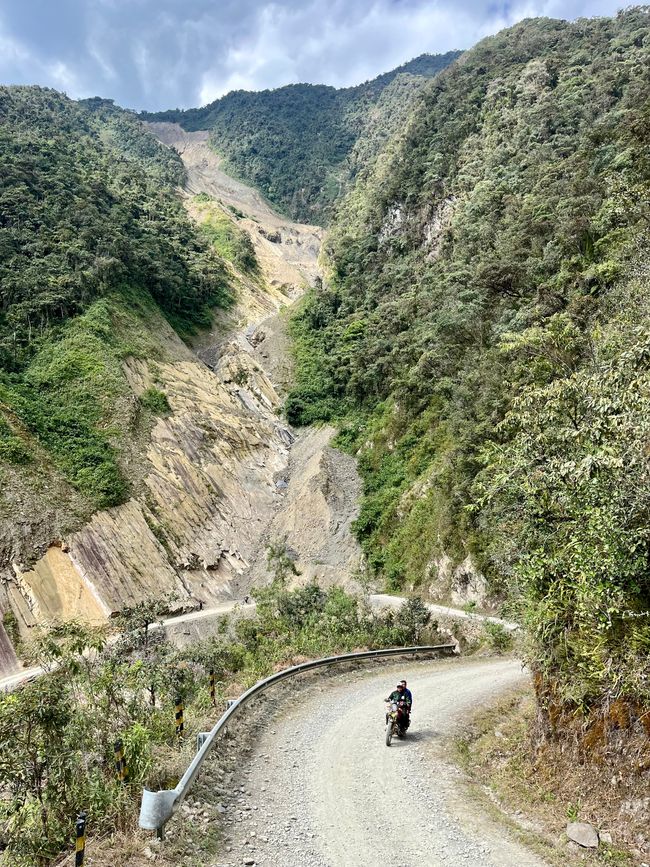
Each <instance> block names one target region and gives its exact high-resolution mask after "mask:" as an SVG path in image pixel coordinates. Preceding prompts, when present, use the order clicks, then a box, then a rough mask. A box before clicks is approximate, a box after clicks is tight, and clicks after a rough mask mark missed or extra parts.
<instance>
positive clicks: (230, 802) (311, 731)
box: [203, 659, 545, 867]
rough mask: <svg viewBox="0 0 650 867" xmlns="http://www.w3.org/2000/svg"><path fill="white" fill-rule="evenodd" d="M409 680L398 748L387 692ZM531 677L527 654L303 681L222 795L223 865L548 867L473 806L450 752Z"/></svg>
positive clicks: (410, 665)
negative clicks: (409, 714)
mask: <svg viewBox="0 0 650 867" xmlns="http://www.w3.org/2000/svg"><path fill="white" fill-rule="evenodd" d="M401 676H404V677H406V678H407V680H408V682H409V687H410V688H411V689H412V691H413V695H414V712H413V722H412V726H411V729H410V731H409V734H408V736H407V738H406V739H405V740H404V741H399V740H398V741H393V744H392V746H391V747H386V746H385V743H384V718H383V704H382V698H383V697H385V696H386V695H387V694H388V693H389V692H390V691H391V689H392V688H393V687H394V686H395V683H396V681H397V679H398V677H401ZM526 678H527V675H526V674H524V673H523V672H522V669H521V665H520V663H519V662H517V661H515V660H501V659H491V660H449V661H437V662H431V661H429V662H404V663H403V664H401V665H399V666H397V665H393V664H391V665H390V666H388V667H383V668H382V669H380V670H379V671H378V670H377V669H376V668H375V669H367V670H365V671H361V672H356V673H353V674H350V673H346V674H336V675H333V676H330V677H325V678H323V679H322V680H321V681H320V682H319V683H318V684H316V685H314V686H312V687H307V688H305V689H303V690H301V689H298V690H297V691H296V692H295V693H294V700H291V701H288V702H286V703H282V704H281V706H282V707H283V708H284V709H283V711H281V712H280V713H279V714H278V715H276V716H270V717H269V719H268V720H267V721H266V723H265V725H264V728H263V731H262V734H261V736H260V737H259V739H258V740H257V741H256V742H255V745H254V747H253V751H252V752H251V753H248V757H247V758H246V759H245V760H244V761H243V764H242V765H241V766H240V768H241V769H240V773H239V777H238V778H237V779H236V780H234V781H233V783H234V788H235V790H236V794H234V795H232V796H230V797H228V796H224V794H223V790H222V789H220V790H219V792H220V793H217V792H216V791H215V795H214V798H215V804H216V803H217V802H218V803H219V804H220V805H221V806H220V812H222V811H223V807H224V806H225V808H226V810H225V812H223V821H224V824H225V833H226V837H227V839H226V845H227V847H229V848H230V851H227V850H226V852H225V853H224V854H223V855H222V856H221V857H220V858H218V859H217V861H216V865H215V867H236V865H241V864H252V863H255V865H257V867H295V865H297V864H299V865H300V867H377V865H379V864H390V865H391V867H449V865H454V867H455V865H466V867H543V865H544V863H545V862H543V861H541V860H540V859H539V857H538V856H537V855H534V854H532V853H530V852H529V851H527V850H526V849H525V848H524V847H522V845H521V844H519V843H518V842H516V841H515V840H513V839H511V838H509V837H508V835H507V833H506V831H505V830H504V829H503V828H502V827H501V826H500V825H498V824H495V823H494V822H493V821H492V820H491V819H490V818H488V817H487V816H485V815H483V814H482V813H481V812H480V810H479V809H478V807H477V806H476V805H475V804H472V803H468V801H467V796H466V794H465V793H464V790H463V786H462V783H461V779H460V777H461V773H460V772H459V770H458V769H457V768H456V767H455V766H454V764H453V760H452V759H451V758H450V757H449V750H450V748H449V745H448V740H449V738H450V737H451V736H453V734H454V733H455V732H456V731H457V730H458V726H459V724H460V723H461V722H462V720H463V718H464V717H467V716H468V715H470V714H471V713H472V712H473V711H475V709H476V708H477V707H479V706H481V705H482V704H484V703H488V702H490V701H492V700H493V699H494V698H495V697H497V696H498V695H499V694H501V693H503V692H504V691H505V690H507V689H509V688H511V687H515V686H520V685H521V684H524V683H525V682H526ZM287 690H290V687H287ZM203 797H204V799H205V794H204V795H203Z"/></svg>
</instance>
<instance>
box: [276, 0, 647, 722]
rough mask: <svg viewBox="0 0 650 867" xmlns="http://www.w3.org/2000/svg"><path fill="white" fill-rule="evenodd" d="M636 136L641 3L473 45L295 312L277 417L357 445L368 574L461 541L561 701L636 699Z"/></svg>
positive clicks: (641, 564)
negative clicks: (334, 426) (516, 619)
mask: <svg viewBox="0 0 650 867" xmlns="http://www.w3.org/2000/svg"><path fill="white" fill-rule="evenodd" d="M649 136H650V28H649V24H648V15H647V10H643V9H630V10H628V11H626V12H623V13H620V14H619V15H618V16H617V17H616V18H613V19H607V18H599V19H592V20H580V21H577V22H575V23H567V22H561V21H552V20H547V19H540V20H531V21H525V22H523V23H521V24H518V25H517V26H515V27H513V28H512V29H510V30H507V31H504V32H502V33H500V34H498V35H497V36H495V37H492V38H489V39H486V40H484V41H482V42H481V43H479V44H478V45H477V46H476V47H475V48H474V49H472V50H471V51H468V52H466V53H465V54H464V55H463V57H462V58H461V59H460V60H459V62H457V63H456V64H454V65H453V66H451V67H450V68H449V69H447V70H445V71H444V72H443V73H441V74H440V75H438V76H437V77H436V78H435V80H434V81H432V82H431V83H429V84H427V86H426V87H425V88H424V89H423V90H422V92H421V96H420V97H419V98H418V101H417V105H416V108H415V111H414V112H413V114H412V117H411V120H410V122H409V124H408V125H407V127H406V129H405V131H404V132H403V133H402V134H400V135H398V137H397V138H394V139H393V140H391V142H390V143H389V145H388V147H387V149H385V150H384V151H383V153H382V155H381V158H380V159H379V160H378V161H377V162H376V163H375V165H374V166H373V167H372V169H371V170H368V169H366V170H365V171H362V172H361V174H360V176H359V178H358V180H357V183H356V186H355V188H354V190H353V191H352V192H351V193H350V194H349V196H348V197H347V198H346V200H345V202H344V203H343V204H342V205H341V207H340V208H339V211H338V214H337V218H336V220H335V222H334V225H333V227H332V230H331V233H330V237H329V241H328V244H327V250H326V267H327V271H328V276H327V279H326V281H325V284H324V286H323V288H322V290H320V291H317V292H314V293H313V294H312V295H311V296H310V298H309V299H308V301H307V303H306V304H305V305H304V306H303V308H302V310H301V312H300V313H299V315H298V316H297V317H296V318H295V320H294V326H293V328H294V336H295V339H296V355H297V359H298V381H297V385H296V388H295V389H294V391H293V393H292V395H291V396H290V398H289V400H288V403H287V413H288V417H289V419H290V421H292V422H294V423H308V422H312V421H315V420H330V419H334V420H338V421H339V424H340V425H341V428H342V430H341V433H340V435H339V442H340V443H341V444H342V445H343V446H344V447H347V448H348V449H350V450H351V451H352V452H354V453H355V454H357V455H358V458H359V465H360V467H361V470H362V473H363V476H364V483H365V494H364V499H363V504H362V509H361V514H360V517H359V519H358V521H357V524H356V531H357V533H358V536H359V538H360V540H361V542H362V544H363V547H364V549H365V551H366V554H367V557H368V563H369V566H370V568H371V569H372V570H373V572H374V573H375V574H376V575H378V576H381V577H383V579H384V580H385V582H386V583H387V585H388V586H389V587H390V588H393V589H398V588H412V587H423V586H428V585H429V584H430V583H431V582H434V583H435V581H436V580H437V575H438V564H439V563H440V562H441V558H443V557H444V556H445V555H448V556H450V557H451V558H452V559H453V561H454V562H455V563H461V561H464V560H465V559H466V558H467V557H468V556H470V557H471V558H472V560H473V562H474V564H475V565H476V566H478V567H479V568H480V569H481V570H482V571H483V572H484V574H485V575H487V577H488V579H489V581H490V586H491V588H492V593H493V595H494V597H495V598H501V599H506V600H508V601H509V604H510V608H511V610H512V609H514V610H515V611H517V612H519V613H520V614H521V615H522V616H523V617H524V618H525V619H526V622H527V624H528V626H529V628H530V634H531V636H532V638H533V641H534V647H533V649H532V650H531V659H532V661H533V663H534V666H535V668H536V670H537V671H538V672H541V673H543V674H546V675H549V678H550V679H549V680H548V681H544V683H547V684H548V683H552V684H553V687H552V689H553V692H552V694H550V698H549V701H552V700H554V698H558V699H559V700H561V701H562V702H568V703H569V705H570V706H572V707H574V708H575V707H578V708H584V707H588V706H589V705H590V704H592V703H598V702H601V701H604V700H606V699H607V697H612V696H614V695H621V696H627V697H628V698H633V699H634V700H636V699H639V700H642V701H643V702H644V703H646V704H647V703H648V702H650V687H649V683H650V680H649V675H650V670H649V668H648V659H649V656H648V651H649V650H650V618H649V612H650V567H649V562H650V536H649V534H648V527H649V525H650V488H649V487H648V485H647V478H648V473H649V471H650V464H649V461H648V419H649V418H650V344H649V343H648V334H649V333H650V327H649V326H650V306H649V304H648V278H649V275H650V260H649V259H648V253H647V246H648V244H647V242H648V229H649V222H650V211H649V210H648V207H647V202H648V195H649V193H650V151H649V150H648V140H649ZM541 688H542V687H541V686H540V689H541ZM544 688H549V689H550V687H544ZM547 697H548V696H547ZM547 704H548V703H547Z"/></svg>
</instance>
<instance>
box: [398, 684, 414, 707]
mask: <svg viewBox="0 0 650 867" xmlns="http://www.w3.org/2000/svg"><path fill="white" fill-rule="evenodd" d="M400 683H401V684H402V686H403V687H404V695H405V696H406V698H407V699H408V703H409V711H411V710H413V693H412V692H411V690H410V689H409V688H408V686H407V685H406V681H405V680H400Z"/></svg>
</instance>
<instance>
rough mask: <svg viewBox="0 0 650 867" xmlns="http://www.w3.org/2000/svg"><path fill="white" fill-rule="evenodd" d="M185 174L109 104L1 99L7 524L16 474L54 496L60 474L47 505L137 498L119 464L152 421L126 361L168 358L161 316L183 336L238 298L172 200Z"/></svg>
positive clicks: (48, 93)
mask: <svg viewBox="0 0 650 867" xmlns="http://www.w3.org/2000/svg"><path fill="white" fill-rule="evenodd" d="M183 178H184V168H183V165H182V163H181V161H180V159H179V158H178V156H177V155H176V154H175V153H173V152H172V151H170V150H169V149H167V148H164V147H162V146H161V145H159V144H158V143H157V142H156V140H155V139H154V138H153V136H151V135H150V134H149V133H147V132H146V131H145V130H144V129H143V127H142V124H141V123H140V122H139V120H138V119H137V118H136V117H135V116H134V115H133V114H131V113H129V112H125V111H122V110H120V109H118V108H116V107H114V106H113V104H112V103H111V102H109V101H104V100H99V99H92V100H86V101H85V102H80V103H76V102H73V101H71V100H69V99H67V98H66V97H65V96H63V95H61V94H59V93H57V92H55V91H53V90H46V89H42V88H38V87H3V88H0V213H1V214H2V217H1V218H0V287H1V292H0V462H1V464H2V476H1V479H2V483H3V484H2V487H3V490H4V494H3V496H1V497H0V513H1V514H2V515H3V516H9V515H10V514H11V513H12V510H13V509H14V508H15V504H14V505H12V500H11V497H10V496H9V492H11V491H13V492H14V494H15V493H16V492H17V490H18V489H19V487H20V480H19V478H18V475H20V474H18V475H17V468H20V467H22V468H23V469H24V472H25V473H27V474H29V473H30V472H33V475H34V478H35V479H36V480H38V479H41V484H44V485H45V488H46V489H47V487H48V483H47V482H46V481H45V480H46V477H47V476H48V474H50V473H54V476H55V479H56V480H58V481H53V482H52V485H51V486H50V487H49V493H48V494H46V497H45V500H46V501H48V500H51V499H57V500H59V501H62V500H63V499H65V497H66V496H68V493H70V492H72V493H70V496H72V498H73V500H74V496H73V494H74V492H76V495H78V496H80V497H81V501H80V503H79V502H77V506H75V507H74V508H77V507H78V508H79V509H80V510H81V512H82V513H85V514H89V513H90V512H92V510H93V509H94V508H97V507H99V506H106V505H114V504H116V503H118V502H120V501H122V500H123V499H124V498H125V497H126V495H127V492H128V481H127V477H126V475H125V473H124V472H123V467H122V463H123V461H122V458H123V453H128V450H129V443H130V442H131V441H132V440H133V439H134V438H137V436H138V430H139V428H141V427H142V426H145V427H146V424H147V418H148V417H149V416H148V415H147V412H146V409H145V407H140V408H138V407H137V406H134V405H133V396H132V392H131V390H130V389H129V386H128V382H127V380H126V377H125V375H124V372H123V370H122V362H123V359H124V358H125V357H127V356H135V357H143V356H145V357H153V358H155V357H157V356H158V357H159V356H160V347H159V346H158V344H157V341H156V337H155V334H156V333H160V330H161V324H160V323H161V319H162V317H163V316H164V317H165V318H166V319H167V320H168V321H169V322H170V323H172V324H173V325H174V326H176V327H177V328H179V329H181V330H188V329H191V328H192V327H194V326H196V325H205V324H207V323H209V321H210V315H211V314H210V311H211V309H212V308H213V307H214V306H215V305H219V304H224V303H226V302H227V299H228V281H227V278H226V271H225V269H224V267H223V265H222V262H221V260H220V259H219V258H218V257H217V256H216V255H215V253H214V252H213V250H212V247H211V245H210V243H209V242H208V240H207V239H205V238H204V236H203V235H201V234H199V232H198V231H197V229H196V227H195V226H194V224H193V223H192V222H191V221H190V220H189V219H188V217H187V215H186V212H185V209H184V207H183V205H182V202H181V200H180V198H179V196H178V194H177V192H176V187H177V185H178V184H179V183H181V182H182V181H183ZM163 402H164V401H163ZM154 403H155V401H154ZM160 403H161V401H160V400H159V401H158V405H159V408H160ZM30 467H31V468H32V469H31V470H30ZM50 481H52V480H50ZM59 483H60V485H61V488H60V489H59V491H58V493H56V494H55V493H54V491H55V490H56V488H57V484H59ZM66 492H68V493H66ZM70 508H71V511H74V508H73V506H72V505H71V507H70ZM0 548H1V546H0Z"/></svg>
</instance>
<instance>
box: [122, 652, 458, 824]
mask: <svg viewBox="0 0 650 867" xmlns="http://www.w3.org/2000/svg"><path fill="white" fill-rule="evenodd" d="M455 652H456V645H455V644H435V645H426V646H421V647H390V648H388V649H386V650H364V651H361V652H360V653H344V654H341V655H340V656H326V657H324V658H323V659H316V660H314V661H313V662H303V663H302V664H301V665H294V666H292V667H291V668H285V669H284V670H283V671H279V672H277V674H272V675H271V676H270V677H266V678H264V680H260V681H258V682H257V683H256V684H255V685H254V686H251V688H250V689H248V690H246V692H245V693H243V695H241V696H240V697H239V698H238V699H237V700H236V701H234V702H232V703H231V704H230V706H229V707H228V710H227V711H226V712H225V713H224V714H223V716H222V717H221V719H220V720H219V721H218V722H217V723H216V725H215V726H214V727H213V729H212V731H210V733H209V734H208V735H207V736H205V739H204V740H203V744H202V746H201V748H200V749H199V751H198V752H197V754H196V755H195V756H194V759H193V760H192V763H191V764H190V766H189V768H188V769H187V770H186V771H185V773H184V774H183V776H182V778H181V780H180V782H179V783H178V785H177V786H176V788H175V789H163V790H162V791H159V792H151V791H150V790H149V789H145V790H144V791H143V793H142V804H141V806H140V819H139V825H140V827H141V828H145V829H146V830H149V831H156V832H157V834H158V836H159V837H162V834H163V829H164V827H165V824H166V823H167V822H168V821H169V819H171V817H172V815H173V814H174V813H175V812H176V810H177V809H178V807H179V806H180V805H181V803H182V802H183V800H184V799H185V798H186V796H187V795H188V793H189V791H190V789H191V787H192V784H193V783H194V781H195V779H196V778H197V776H198V775H199V771H200V770H201V766H202V764H203V762H204V761H205V759H206V757H207V755H208V753H209V752H210V750H211V749H212V747H213V746H214V743H215V741H216V739H217V736H218V735H219V733H220V732H221V731H222V729H224V728H225V726H226V725H227V723H228V722H229V720H230V718H231V717H232V716H233V715H234V714H235V713H237V711H238V710H239V708H240V707H242V705H244V704H245V703H246V702H247V701H248V700H249V699H251V698H252V697H253V696H254V695H257V694H258V693H259V692H262V691H263V690H265V689H267V688H268V687H269V686H273V684H275V683H278V681H280V680H284V678H286V677H293V675H295V674H300V673H302V672H303V671H312V670H313V669H316V668H323V667H325V666H328V665H335V664H337V663H339V662H354V661H355V660H358V659H373V658H376V657H389V656H403V655H407V654H420V653H422V654H424V653H435V654H439V655H441V656H447V655H448V656H451V655H453V654H454V653H455Z"/></svg>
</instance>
